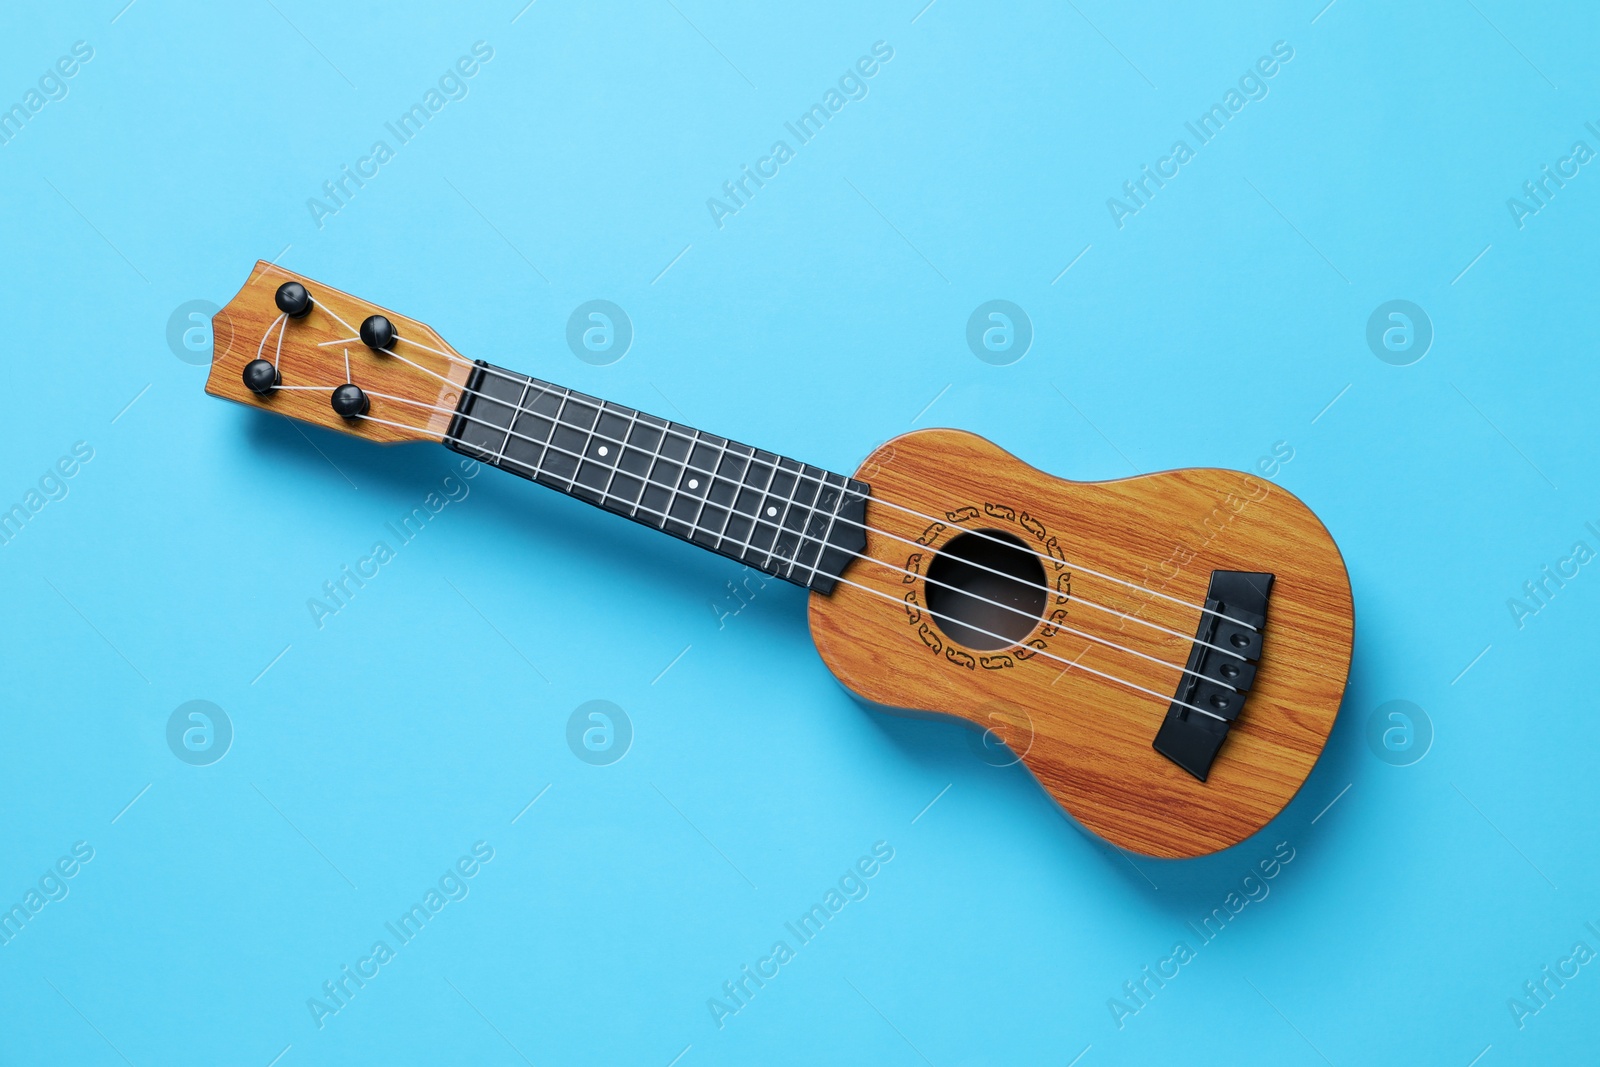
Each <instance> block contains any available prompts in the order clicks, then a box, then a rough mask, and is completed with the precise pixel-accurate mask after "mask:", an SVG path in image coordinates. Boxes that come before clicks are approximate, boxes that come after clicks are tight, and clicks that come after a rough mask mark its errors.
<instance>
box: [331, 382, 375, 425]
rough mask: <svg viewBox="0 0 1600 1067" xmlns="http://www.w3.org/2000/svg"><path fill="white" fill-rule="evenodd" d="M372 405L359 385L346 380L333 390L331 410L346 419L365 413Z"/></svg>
mask: <svg viewBox="0 0 1600 1067" xmlns="http://www.w3.org/2000/svg"><path fill="white" fill-rule="evenodd" d="M371 406H372V401H370V400H368V399H367V394H366V393H363V392H362V391H361V387H360V386H357V385H352V384H350V383H349V382H346V383H345V384H344V385H341V386H339V388H337V389H335V390H334V391H333V410H334V411H337V412H338V413H339V414H341V415H343V416H344V417H345V418H347V419H354V418H357V417H358V416H361V415H365V414H366V413H367V409H368V408H370V407H371Z"/></svg>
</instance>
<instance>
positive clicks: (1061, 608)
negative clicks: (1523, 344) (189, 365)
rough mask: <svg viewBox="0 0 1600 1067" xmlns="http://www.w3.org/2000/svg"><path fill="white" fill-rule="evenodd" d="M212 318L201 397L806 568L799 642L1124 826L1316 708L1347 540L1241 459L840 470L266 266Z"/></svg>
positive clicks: (1155, 831) (1174, 830)
mask: <svg viewBox="0 0 1600 1067" xmlns="http://www.w3.org/2000/svg"><path fill="white" fill-rule="evenodd" d="M224 320H225V321H224ZM213 336H214V337H215V338H217V342H216V347H217V351H216V352H215V354H214V357H213V361H212V364H211V373H210V377H209V378H208V379H207V381H206V392H208V393H210V394H212V395H213V396H219V397H224V398H226V399H229V400H236V401H239V402H241V403H244V404H248V405H250V406H252V407H257V408H264V409H267V410H271V411H276V412H279V413H280V414H283V415H287V416H289V417H291V418H295V419H300V420H303V421H305V422H312V423H316V424H317V425H319V426H325V427H328V428H330V429H334V430H340V431H342V432H345V433H350V434H354V435H355V436H357V437H364V438H366V439H368V440H370V441H376V442H380V443H391V442H396V441H437V442H440V443H442V444H443V445H444V446H445V447H447V448H451V449H454V450H455V451H457V452H460V453H462V454H464V455H467V456H470V457H472V458H473V459H476V460H480V461H482V462H484V463H489V464H493V465H494V466H496V467H499V468H500V469H501V470H505V471H509V472H511V473H512V474H517V475H520V476H522V477H524V478H528V479H530V480H532V481H536V482H539V483H540V484H541V485H545V486H548V487H549V488H552V489H556V490H558V491H560V492H563V493H568V494H570V495H572V496H575V497H578V498H580V499H582V500H586V501H588V502H589V503H591V504H596V505H598V506H599V507H602V508H604V509H605V510H607V511H610V512H614V513H616V514H618V515H622V516H624V517H626V518H629V519H632V520H634V521H635V522H639V523H643V524H644V525H646V526H650V527H653V528H655V529H657V530H662V531H664V532H666V533H669V534H672V535H674V536H676V537H680V538H682V539H684V540H686V541H691V542H693V543H695V544H698V545H701V546H703V547H705V548H708V549H710V550H712V551H713V552H717V553H720V554H722V555H724V556H728V557H730V558H732V559H735V560H738V561H739V562H741V563H743V564H746V565H748V566H750V567H753V568H757V569H759V570H761V571H764V572H766V573H768V574H771V575H774V576H776V577H778V578H782V579H784V580H786V581H789V582H793V583H794V584H796V585H799V586H801V587H802V588H805V589H808V590H810V591H811V597H810V618H811V633H812V637H813V638H814V639H815V641H816V644H817V648H818V650H819V651H820V652H821V653H822V658H823V661H824V662H825V663H826V664H827V665H828V667H829V669H831V670H832V671H833V673H834V674H835V675H837V676H838V678H839V679H840V680H841V681H842V682H843V683H844V684H845V685H846V686H848V687H849V688H850V689H852V690H854V691H855V692H856V693H857V694H858V695H860V696H862V697H864V698H866V699H867V700H869V701H872V702H874V703H877V704H880V705H885V706H888V707H893V708H901V709H907V710H914V711H925V712H935V713H943V714H947V715H954V716H960V717H962V718H965V719H968V720H971V721H972V722H974V723H976V724H977V725H978V726H980V727H982V728H984V729H987V730H992V731H993V732H994V733H995V734H997V735H998V736H1000V737H1001V738H1002V739H1004V740H1005V741H1006V742H1007V743H1009V744H1010V745H1011V747H1012V749H1013V750H1014V751H1015V753H1016V755H1017V756H1019V757H1020V758H1021V760H1022V762H1023V763H1025V764H1026V765H1027V767H1028V768H1029V769H1030V770H1031V771H1032V772H1033V774H1034V775H1035V776H1036V777H1037V778H1038V780H1039V781H1040V782H1041V783H1042V784H1043V785H1044V787H1045V788H1046V789H1047V790H1048V791H1049V792H1050V794H1051V795H1052V796H1053V797H1055V799H1056V800H1057V801H1058V802H1059V803H1060V804H1061V806H1062V807H1063V808H1065V809H1066V810H1067V811H1068V812H1069V813H1070V814H1071V815H1073V816H1074V817H1076V818H1077V819H1078V820H1079V821H1080V822H1081V823H1082V824H1083V825H1084V826H1086V827H1088V828H1089V829H1090V830H1092V831H1094V832H1095V833H1097V834H1099V835H1101V836H1102V837H1104V838H1106V839H1107V840H1109V841H1111V842H1113V843H1114V844H1116V845H1118V846H1120V847H1122V848H1125V849H1130V850H1133V851H1136V852H1141V853H1145V854H1147V855H1151V856H1163V857H1184V856H1198V855H1203V854H1206V853H1209V852H1214V851H1216V850H1218V849H1222V848H1226V847H1228V846H1230V845H1234V844H1237V843H1238V842H1240V841H1242V840H1244V839H1245V838H1246V837H1248V836H1249V835H1250V834H1252V833H1254V832H1255V831H1256V830H1258V829H1260V828H1261V827H1262V826H1263V825H1265V824H1266V822H1267V821H1268V820H1269V819H1271V818H1272V817H1273V816H1274V815H1276V814H1277V813H1278V812H1279V811H1281V810H1282V809H1283V807H1284V806H1285V805H1286V804H1288V802H1289V801H1290V799H1291V798H1292V797H1293V796H1294V794H1295V792H1296V791H1297V790H1298V789H1299V788H1300V785H1301V783H1302V782H1304V781H1305V778H1306V776H1307V775H1308V774H1309V773H1310V771H1311V768H1312V766H1313V764H1315V762H1316V760H1317V757H1318V756H1319V755H1320V754H1321V752H1322V748H1323V745H1324V744H1325V742H1326V741H1327V738H1328V733H1329V731H1330V730H1331V729H1332V728H1333V722H1334V717H1335V716H1336V715H1337V714H1338V710H1339V701H1340V699H1341V697H1342V696H1343V693H1344V685H1345V678H1346V675H1347V672H1348V669H1349V664H1350V651H1351V642H1352V637H1353V626H1354V619H1353V615H1352V609H1351V601H1350V586H1349V580H1348V578H1347V576H1346V574H1345V568H1344V562H1343V560H1342V558H1341V557H1340V555H1339V550H1338V548H1337V547H1336V546H1335V545H1334V543H1333V540H1332V538H1331V537H1330V536H1329V535H1328V532H1327V530H1325V529H1324V528H1323V526H1322V524H1321V523H1320V522H1319V521H1318V520H1317V518H1316V516H1314V515H1313V514H1312V513H1311V511H1310V510H1309V509H1308V508H1307V507H1306V506H1305V505H1304V504H1302V503H1301V502H1300V501H1299V500H1297V499H1296V498H1295V497H1294V496H1292V495H1291V494H1289V493H1288V492H1286V491H1284V490H1283V489H1281V488H1279V487H1278V486H1276V485H1274V484H1272V483H1271V482H1268V481H1265V480H1263V479H1261V478H1257V477H1254V476H1252V475H1249V474H1243V473H1239V472H1235V471H1226V470H1211V469H1191V470H1177V471H1167V472H1165V473H1161V474H1152V475H1145V476H1141V477H1137V478H1127V479H1123V480H1121V481H1114V482H1070V481H1065V480H1063V479H1060V478H1055V477H1052V476H1050V475H1048V474H1044V473H1042V472H1040V471H1037V470H1035V469H1033V468H1032V467H1029V466H1027V465H1025V464H1024V463H1022V462H1021V461H1019V460H1017V459H1015V458H1014V457H1012V456H1011V455H1009V454H1008V453H1006V452H1003V451H1001V450H1000V449H999V448H997V447H996V446H994V445H992V444H990V443H989V442H988V441H985V440H984V439H982V438H980V437H977V436H975V435H973V434H969V433H964V432H961V431H958V430H918V431H916V432H913V433H908V434H905V435H903V436H901V437H897V438H895V439H893V440H892V441H889V442H888V443H887V444H885V445H883V446H881V447H879V448H878V449H877V450H876V451H875V452H874V453H873V454H872V455H871V456H869V457H868V458H867V460H866V462H865V463H864V464H863V465H862V466H861V468H860V469H859V470H858V471H856V474H855V477H846V476H844V475H840V474H835V473H833V472H830V471H825V470H822V469H820V468H817V467H813V466H810V465H809V464H805V463H800V462H797V461H795V460H792V459H788V458H786V457H783V456H778V455H774V454H773V453H771V452H764V451H762V450H760V449H758V448H752V447H750V446H749V445H744V444H739V443H738V442H735V441H729V440H727V439H725V438H722V437H717V436H714V435H712V434H707V433H702V432H701V431H699V430H695V429H692V428H690V427H688V426H684V425H682V424H680V423H675V422H671V421H668V420H666V419H659V418H656V417H654V416H652V415H646V414H644V413H643V412H639V411H634V410H633V409H631V408H625V407H622V406H620V405H617V404H612V403H610V402H608V401H602V400H597V399H595V398H594V397H590V396H585V395H583V394H582V393H575V392H573V391H571V390H569V389H563V388H561V387H560V386H556V385H551V384H549V383H547V382H542V381H539V380H538V379H535V378H530V377H528V376H527V375H524V374H520V373H517V372H514V371H509V370H504V369H501V368H499V367H495V366H491V365H490V364H488V363H485V362H483V361H481V360H477V361H474V360H469V359H467V358H465V357H463V356H461V355H459V354H457V353H456V352H455V350H454V349H452V348H451V347H450V346H449V345H448V344H446V343H445V342H444V340H443V339H442V338H440V337H439V335H438V334H436V333H434V331H433V330H431V329H429V328H428V327H427V326H424V325H423V324H422V323H420V322H417V321H416V320H415V319H409V318H406V317H404V316H401V315H397V314H395V313H394V312H391V311H386V310H384V309H382V308H378V307H374V306H373V305H371V304H369V303H367V302H366V301H364V300H358V299H357V298H355V297H353V296H350V295H348V294H346V293H342V292H339V291H338V290H336V289H332V288H329V287H327V286H323V285H319V284H318V283H316V282H313V281H311V280H309V279H306V278H302V277H299V276H297V275H294V274H291V273H289V272H287V271H284V270H282V269H280V268H278V267H276V266H274V265H272V264H270V263H266V262H258V263H257V264H256V267H255V270H254V271H253V272H252V273H251V276H250V280H249V281H248V282H247V283H246V284H245V287H244V288H243V289H242V290H240V292H239V294H238V295H237V296H236V297H234V299H233V301H232V302H231V303H229V304H228V306H227V307H226V308H224V309H223V310H222V311H221V312H220V313H219V314H218V316H217V321H216V328H215V329H214V331H213ZM869 481H870V484H869Z"/></svg>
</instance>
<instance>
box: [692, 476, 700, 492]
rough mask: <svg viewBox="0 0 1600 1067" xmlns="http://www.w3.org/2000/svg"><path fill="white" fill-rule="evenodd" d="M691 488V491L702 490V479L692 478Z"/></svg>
mask: <svg viewBox="0 0 1600 1067" xmlns="http://www.w3.org/2000/svg"><path fill="white" fill-rule="evenodd" d="M689 488H690V489H698V488H700V479H699V478H690V479H689Z"/></svg>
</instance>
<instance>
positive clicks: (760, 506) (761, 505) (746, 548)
mask: <svg viewBox="0 0 1600 1067" xmlns="http://www.w3.org/2000/svg"><path fill="white" fill-rule="evenodd" d="M774 458H776V457H774ZM756 462H757V460H756V456H755V455H754V453H753V452H752V454H751V456H750V463H749V465H748V466H746V467H745V469H744V478H743V479H742V480H743V482H744V483H745V484H746V485H748V484H749V481H750V471H751V469H752V468H753V467H754V466H755V465H756ZM777 473H778V466H777V464H776V463H774V464H773V465H772V469H771V470H770V471H769V472H768V474H767V481H766V485H764V486H763V487H762V489H761V499H760V500H757V501H756V513H755V514H754V515H752V516H750V532H749V533H747V534H745V537H744V544H742V545H740V546H739V552H738V554H737V555H735V556H734V557H733V558H734V559H736V560H738V561H739V562H741V563H749V560H748V559H747V558H746V557H748V556H749V554H750V549H751V546H752V545H753V544H754V543H755V539H756V531H758V530H760V529H761V527H762V526H763V525H766V526H773V536H774V538H776V536H777V530H778V529H779V527H777V526H775V525H774V524H773V523H769V522H767V520H766V518H765V517H764V516H765V514H766V510H767V500H768V498H770V497H771V495H772V478H773V476H774V475H776V474H777ZM734 503H735V505H737V503H738V498H737V497H735V498H734Z"/></svg>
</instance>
